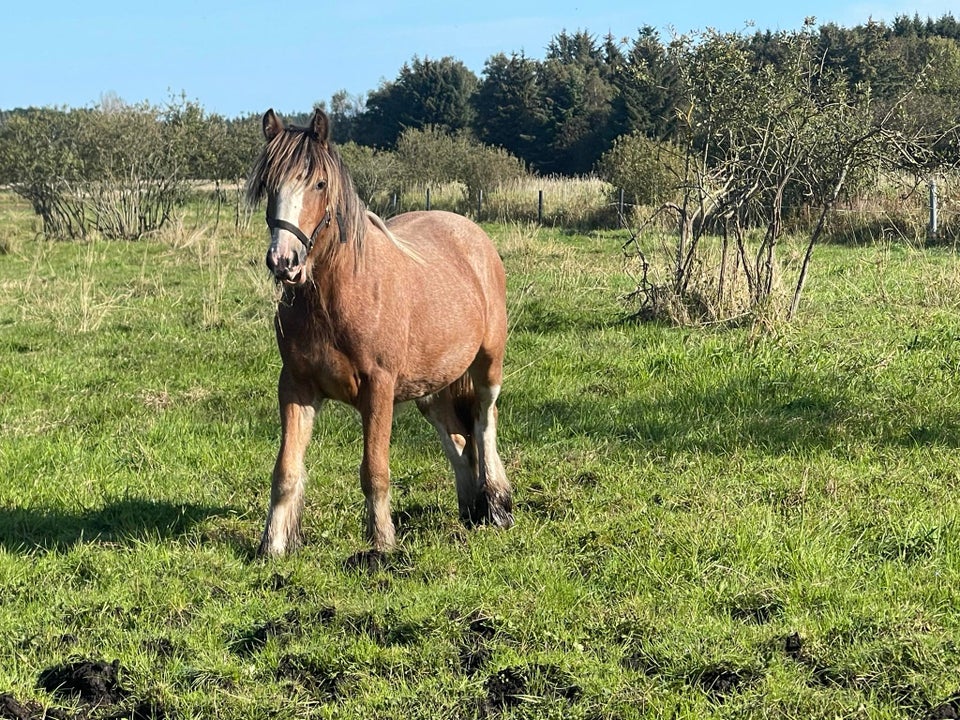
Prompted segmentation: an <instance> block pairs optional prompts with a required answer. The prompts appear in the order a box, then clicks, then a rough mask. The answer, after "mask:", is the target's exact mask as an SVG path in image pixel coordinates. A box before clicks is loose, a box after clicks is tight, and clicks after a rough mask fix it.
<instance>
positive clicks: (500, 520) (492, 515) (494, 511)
mask: <svg viewBox="0 0 960 720" xmlns="http://www.w3.org/2000/svg"><path fill="white" fill-rule="evenodd" d="M487 522H489V523H490V524H491V525H493V526H494V527H496V528H500V529H501V530H509V529H510V528H512V527H513V513H512V512H510V511H509V510H507V509H505V508H501V507H495V506H491V507H490V512H489V517H488V519H487Z"/></svg>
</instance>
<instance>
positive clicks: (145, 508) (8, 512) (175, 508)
mask: <svg viewBox="0 0 960 720" xmlns="http://www.w3.org/2000/svg"><path fill="white" fill-rule="evenodd" d="M230 512H231V509H230V508H225V507H219V508H218V507H205V506H201V505H191V504H179V503H171V502H165V501H155V500H138V499H132V500H131V499H127V500H120V501H118V502H114V503H111V504H109V505H107V506H106V507H103V508H100V509H98V510H89V511H86V512H79V513H72V512H66V511H62V510H49V509H44V508H17V507H13V508H11V507H4V508H0V547H3V548H5V549H6V550H8V551H11V552H33V551H36V550H42V551H47V552H48V551H53V550H65V549H69V548H70V547H73V546H74V545H77V544H79V543H84V542H115V543H135V542H140V541H144V540H150V539H158V538H159V539H170V538H175V537H179V536H181V535H184V534H186V533H187V532H189V531H190V530H191V529H192V528H193V527H195V526H196V525H197V524H199V523H201V522H203V521H204V520H206V519H208V518H211V517H219V516H224V515H227V514H228V513H230Z"/></svg>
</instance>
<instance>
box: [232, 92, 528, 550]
mask: <svg viewBox="0 0 960 720" xmlns="http://www.w3.org/2000/svg"><path fill="white" fill-rule="evenodd" d="M262 129H263V136H264V138H265V139H266V145H265V147H264V148H263V150H262V151H261V153H260V155H259V156H258V158H257V159H256V161H255V162H254V164H253V167H252V169H251V171H250V174H249V177H248V179H247V184H246V188H245V191H246V198H247V201H248V202H249V203H250V204H251V205H256V204H258V203H260V202H262V200H263V199H264V198H266V224H267V228H268V229H269V233H270V245H269V248H268V250H267V255H266V264H267V267H268V268H269V270H270V272H271V273H272V274H273V277H274V279H275V280H276V282H277V283H278V285H279V286H280V287H281V292H280V294H279V300H278V303H277V310H276V315H275V320H274V326H275V327H274V329H275V333H276V339H277V346H278V348H279V351H280V357H281V359H282V368H281V370H280V377H279V380H278V382H277V398H278V403H279V409H280V425H281V440H280V448H279V451H278V453H277V459H276V463H275V465H274V469H273V478H272V484H271V491H270V505H269V508H268V511H267V519H266V525H265V527H264V530H263V536H262V538H261V541H260V546H259V549H258V555H260V556H280V555H284V554H286V553H288V552H291V551H293V550H295V549H297V548H299V547H300V546H301V545H302V533H301V512H302V509H303V494H304V484H305V481H306V474H307V473H306V467H305V464H304V454H305V452H306V449H307V445H308V443H309V441H310V437H311V434H312V430H313V425H314V421H315V418H316V415H317V412H318V411H319V410H320V408H321V407H322V406H323V405H324V403H326V402H327V401H328V400H334V401H339V402H343V403H346V404H348V405H351V406H352V407H354V408H355V409H356V410H357V411H358V412H359V414H360V419H361V427H362V432H363V455H362V459H361V463H360V486H361V488H362V490H363V495H364V500H365V518H366V539H367V541H368V542H369V543H370V545H371V546H372V551H373V552H374V553H379V552H386V551H389V550H391V549H393V548H394V547H395V544H396V531H395V527H394V523H393V520H392V519H391V516H390V467H389V452H390V435H391V430H392V424H393V413H394V406H395V405H396V404H398V403H403V402H408V401H413V402H414V403H416V406H417V408H418V409H419V410H420V412H421V413H422V414H423V415H424V417H425V418H426V419H427V420H428V421H429V422H430V423H431V424H432V425H433V427H434V428H435V429H436V431H437V433H438V435H439V437H440V442H441V446H442V448H443V451H444V454H445V455H446V457H447V459H448V460H449V462H450V465H451V466H452V467H453V472H454V477H455V482H456V491H457V502H458V507H459V514H460V518H461V520H462V521H463V522H464V523H465V524H467V525H473V524H477V523H489V524H491V525H493V526H495V527H500V528H509V527H510V526H512V525H513V522H514V519H513V501H512V490H511V487H510V483H509V481H508V480H507V475H506V472H505V470H504V467H503V462H502V460H501V458H500V455H499V453H498V451H497V399H498V397H499V395H500V390H501V385H502V380H503V361H504V349H505V346H506V339H507V312H506V280H505V273H504V268H503V263H502V261H501V259H500V256H499V254H498V253H497V250H496V248H495V247H494V244H493V242H492V241H491V239H490V238H489V236H488V235H487V234H486V233H485V232H484V231H483V229H482V228H480V227H479V226H478V225H477V224H475V223H474V222H472V221H471V220H468V219H467V218H465V217H462V216H460V215H457V214H454V213H450V212H443V211H416V212H407V213H403V214H400V215H397V216H395V217H393V218H391V219H389V220H388V221H386V222H385V221H384V220H382V219H381V218H380V217H378V216H377V215H376V214H374V213H373V212H371V211H369V210H368V209H367V208H366V206H365V204H364V203H363V201H362V200H361V199H360V197H359V196H358V194H357V191H356V189H355V187H354V184H353V181H352V180H351V177H350V174H349V172H348V170H347V168H346V166H345V164H344V162H343V160H342V158H341V156H340V154H339V152H338V150H337V148H336V146H335V145H334V143H333V142H332V141H331V138H330V121H329V118H328V117H327V115H326V114H325V113H324V112H323V111H322V110H319V109H317V110H316V111H315V112H314V113H313V116H312V118H311V120H310V123H309V124H308V125H307V126H304V127H298V126H295V125H290V126H285V125H284V123H283V121H282V120H281V119H280V118H279V117H278V116H277V115H276V113H274V111H273V109H270V110H268V111H267V112H266V113H265V114H264V115H263V118H262Z"/></svg>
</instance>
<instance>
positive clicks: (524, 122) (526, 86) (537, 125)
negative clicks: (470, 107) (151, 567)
mask: <svg viewBox="0 0 960 720" xmlns="http://www.w3.org/2000/svg"><path fill="white" fill-rule="evenodd" d="M544 103H545V98H544V91H543V87H542V85H541V79H540V70H539V64H538V63H537V62H536V61H535V60H531V59H530V58H528V57H526V56H525V55H523V53H520V54H516V53H514V54H513V55H511V56H510V57H507V56H506V55H504V54H503V53H500V54H498V55H494V56H493V57H491V58H490V59H489V60H487V62H486V65H485V66H484V71H483V77H482V79H481V81H480V85H479V86H478V88H477V93H476V95H475V96H474V110H475V113H476V114H475V117H474V132H475V134H476V135H477V137H478V138H479V139H480V140H481V141H482V142H484V143H486V144H487V145H493V146H495V147H501V148H503V149H505V150H507V151H508V152H509V153H511V154H512V155H516V156H517V157H519V158H520V159H521V160H523V161H524V162H527V163H529V164H530V165H532V166H534V167H539V165H540V163H541V162H543V161H544V160H545V159H546V156H547V150H546V148H545V146H544V144H543V136H544V134H545V132H546V114H545V113H544Z"/></svg>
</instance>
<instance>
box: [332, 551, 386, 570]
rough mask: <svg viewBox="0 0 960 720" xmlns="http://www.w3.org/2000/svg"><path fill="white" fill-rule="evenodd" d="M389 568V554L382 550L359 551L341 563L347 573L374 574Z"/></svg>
mask: <svg viewBox="0 0 960 720" xmlns="http://www.w3.org/2000/svg"><path fill="white" fill-rule="evenodd" d="M389 566H390V554H389V553H385V552H383V551H382V550H361V551H360V552H358V553H354V554H353V555H351V556H350V557H348V558H347V559H346V560H345V561H344V563H343V569H344V570H347V571H361V572H368V573H375V572H378V571H380V570H386V569H388V568H389Z"/></svg>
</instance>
